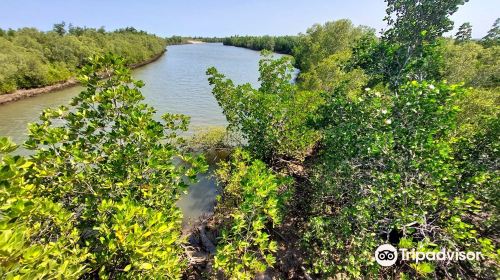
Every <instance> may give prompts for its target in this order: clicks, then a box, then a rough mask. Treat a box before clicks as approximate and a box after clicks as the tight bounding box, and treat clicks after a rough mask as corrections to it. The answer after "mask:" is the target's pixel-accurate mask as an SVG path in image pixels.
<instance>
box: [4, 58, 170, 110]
mask: <svg viewBox="0 0 500 280" xmlns="http://www.w3.org/2000/svg"><path fill="white" fill-rule="evenodd" d="M165 52H167V49H165V50H163V52H161V53H159V54H157V55H155V56H153V57H151V58H149V59H147V60H145V61H142V62H138V63H134V64H132V65H130V68H132V69H135V68H139V67H142V66H144V65H147V64H150V63H152V62H155V61H156V60H158V59H159V58H160V57H162V56H163V54H165ZM77 85H79V82H78V80H77V79H76V78H70V79H69V80H67V81H65V82H60V83H57V84H54V85H50V86H45V87H39V88H30V89H18V90H16V91H14V92H12V93H6V94H2V95H0V105H2V104H5V103H9V102H14V101H17V100H21V99H25V98H28V97H32V96H36V95H39V94H44V93H49V92H54V91H58V90H62V89H65V88H70V87H74V86H77Z"/></svg>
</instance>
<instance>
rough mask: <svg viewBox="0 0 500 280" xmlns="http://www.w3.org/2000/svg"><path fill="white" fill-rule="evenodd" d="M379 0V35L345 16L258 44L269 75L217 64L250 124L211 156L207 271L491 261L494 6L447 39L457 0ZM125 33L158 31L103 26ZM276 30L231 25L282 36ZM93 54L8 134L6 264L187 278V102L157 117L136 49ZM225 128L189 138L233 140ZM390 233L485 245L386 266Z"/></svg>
mask: <svg viewBox="0 0 500 280" xmlns="http://www.w3.org/2000/svg"><path fill="white" fill-rule="evenodd" d="M386 2H387V5H388V8H387V17H386V21H387V25H388V29H387V30H386V31H385V32H384V33H383V34H382V36H381V37H380V38H379V37H377V36H376V35H375V32H374V31H373V30H372V29H370V28H367V27H362V26H361V27H360V26H354V25H353V24H352V23H351V22H350V21H349V20H338V21H334V22H329V23H326V24H324V25H315V26H313V27H311V28H310V29H309V30H308V31H307V32H306V33H305V34H300V35H299V36H297V37H286V39H284V40H283V43H282V44H281V43H280V44H281V45H282V46H286V47H282V50H286V51H281V52H283V53H289V54H292V55H293V57H292V56H283V57H281V58H278V59H274V58H273V57H272V56H271V54H270V53H269V52H266V51H264V52H263V58H262V60H261V61H260V64H259V72H260V78H259V81H260V87H259V88H253V87H252V86H251V85H250V84H243V85H235V84H234V83H233V82H232V81H231V80H230V79H229V78H227V77H225V76H224V75H223V74H222V73H219V72H218V71H217V69H215V68H210V69H208V70H207V75H208V82H209V83H210V84H211V85H212V86H213V94H214V96H215V98H216V100H217V102H218V103H219V105H220V106H221V108H222V109H223V113H224V114H225V116H226V118H227V120H228V122H229V127H228V129H227V132H228V133H230V134H237V135H238V136H239V137H241V138H242V139H241V141H240V144H239V146H240V147H238V148H236V149H234V150H233V151H232V155H231V157H230V159H229V160H228V161H227V162H222V163H221V164H220V166H219V168H218V169H217V171H216V175H217V178H218V180H219V182H220V185H221V187H222V190H221V193H220V196H219V197H218V203H217V206H216V210H215V214H214V216H213V217H212V222H213V224H214V226H215V228H216V230H215V232H218V233H220V234H219V235H218V238H217V244H216V245H217V251H216V252H215V254H214V255H210V256H209V258H210V259H209V262H211V263H212V265H209V266H206V267H205V268H204V269H205V271H204V272H205V273H206V274H204V275H205V276H206V277H209V278H216V277H217V278H228V279H253V278H255V277H256V276H257V275H260V274H263V273H269V274H271V275H273V276H276V277H277V278H294V279H295V278H307V279H311V278H317V279H429V278H435V279H443V278H444V279H469V278H477V279H495V278H498V273H499V271H498V267H499V264H500V259H499V254H498V252H499V247H498V240H499V236H498V224H499V223H500V221H499V216H498V201H500V200H499V192H498V185H499V183H500V180H499V178H500V176H499V175H500V174H499V170H500V169H499V166H498V158H499V156H500V155H499V151H500V142H499V132H500V127H499V124H500V123H499V116H498V113H499V112H500V108H499V106H500V100H499V96H500V95H499V93H500V92H499V75H500V73H499V69H500V68H499V67H500V61H499V56H498V52H499V49H500V45H499V35H500V32H499V29H498V24H499V21H498V20H497V21H496V22H495V24H494V26H493V28H492V29H491V30H490V32H489V33H488V35H487V36H486V37H485V38H483V39H482V40H478V41H474V40H472V39H471V38H470V34H471V28H472V27H471V26H470V24H463V25H462V26H461V28H460V30H459V32H458V33H457V35H456V37H455V38H444V37H443V34H444V33H445V32H447V31H449V30H451V29H452V27H453V23H452V22H451V21H450V19H449V17H450V16H451V15H452V14H454V13H455V12H456V11H457V10H458V8H459V7H460V5H462V4H463V3H464V2H465V1H463V0H453V1H444V0H443V1H438V0H433V1H418V5H415V1H410V0H387V1H386ZM60 27H61V26H55V28H54V31H53V32H52V33H50V32H49V33H47V34H44V36H49V35H50V36H61V34H60V33H64V32H63V31H64V28H62V29H61V28H60ZM63 27H64V26H63ZM17 32H21V31H17ZM92 32H96V33H99V32H98V31H92ZM130 32H132V33H134V34H135V33H138V35H137V36H148V35H145V34H141V32H136V31H131V30H126V29H125V30H119V31H116V32H114V33H112V34H109V35H103V36H118V35H117V34H129V33H130ZM105 34H108V33H105ZM66 36H68V37H70V35H64V34H63V36H62V38H65V37H66ZM57 38H59V37H57ZM278 38H283V37H270V36H265V37H231V38H228V39H226V41H227V42H226V41H225V43H227V44H231V45H239V46H245V47H249V48H253V49H264V50H265V49H268V50H277V49H276V42H277V41H278ZM0 39H1V38H0ZM173 40H182V38H177V39H173ZM7 41H8V40H7ZM83 61H86V62H88V64H86V65H85V66H84V67H83V68H82V70H81V75H80V80H81V82H82V84H83V85H84V86H85V87H86V89H85V90H84V91H83V92H82V93H80V95H78V96H77V97H76V98H75V99H74V100H73V102H72V106H71V107H70V108H67V107H64V106H62V107H60V108H56V109H48V110H46V111H44V112H43V113H42V115H41V117H40V121H39V122H38V123H35V124H31V125H30V127H29V139H28V140H27V141H26V142H25V143H24V145H25V146H26V147H27V148H28V149H31V150H33V152H34V154H33V155H32V156H30V157H21V156H14V155H12V151H14V150H15V147H16V146H15V145H14V144H13V143H11V142H10V141H9V140H7V139H6V138H1V139H0V152H2V153H4V154H5V155H4V157H3V158H2V160H1V161H0V165H1V166H0V186H1V191H0V201H1V202H2V208H0V221H1V222H0V227H1V228H0V264H1V266H0V274H1V275H2V277H3V278H7V279H16V278H21V279H45V278H70V279H76V278H82V279H89V278H103V279H122V278H131V279H138V278H140V279H142V278H145V279H149V278H150V279H179V278H181V276H182V275H183V274H185V273H186V271H190V270H186V268H187V267H188V262H187V259H186V254H184V249H185V246H184V245H185V242H186V240H185V238H183V237H181V217H182V214H181V213H180V211H179V209H178V208H177V206H176V204H175V203H176V201H177V200H178V198H179V195H180V193H182V191H183V190H185V189H186V186H187V183H188V181H189V180H190V179H191V180H192V179H195V178H196V175H197V174H199V173H201V172H205V171H206V168H207V167H206V164H205V161H204V159H203V157H200V156H194V155H192V154H189V153H187V152H186V150H184V149H182V148H181V147H183V146H184V145H185V143H184V141H182V139H181V138H180V137H179V135H178V133H179V132H181V131H183V130H185V129H186V127H187V123H188V120H187V118H186V117H185V116H180V115H170V114H167V115H165V116H163V117H162V119H163V121H157V120H156V118H154V109H152V108H151V107H149V106H148V105H145V104H144V103H142V100H143V96H142V94H141V93H140V88H141V87H142V86H143V83H142V82H141V81H135V80H133V79H132V78H131V77H130V71H129V69H127V68H126V67H125V60H124V59H122V58H119V57H117V56H114V55H110V54H108V55H104V56H102V55H101V56H95V57H93V58H92V59H88V60H82V61H81V62H79V63H83ZM293 63H295V64H294V65H296V66H297V67H299V69H300V70H301V72H300V74H299V76H298V78H297V79H296V81H292V72H293V67H292V65H293ZM102 72H110V73H112V74H113V75H112V76H111V77H110V79H107V80H100V79H99V77H100V73H102ZM225 134H226V131H225V130H217V131H215V132H213V133H206V134H203V135H201V136H197V137H195V138H193V139H192V141H191V143H196V145H198V146H199V147H201V148H202V149H208V148H210V147H215V148H221V147H224V148H227V147H230V146H231V145H230V144H228V143H227V141H226V140H227V139H226V137H227V135H225ZM202 142H203V143H202ZM188 143H190V142H188ZM384 243H390V244H392V245H394V246H395V247H399V248H406V249H409V250H411V249H418V251H424V252H438V251H440V250H441V249H442V248H446V249H447V250H449V251H455V250H458V251H472V252H476V251H477V252H481V253H482V255H483V256H484V257H485V259H484V260H461V261H452V262H439V261H420V262H415V261H413V260H408V261H403V260H399V261H398V262H396V264H394V265H393V266H390V267H382V266H380V265H378V264H377V262H376V261H375V258H374V252H375V249H376V248H377V247H378V246H379V245H381V244H384ZM184 276H186V275H184Z"/></svg>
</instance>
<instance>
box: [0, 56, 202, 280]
mask: <svg viewBox="0 0 500 280" xmlns="http://www.w3.org/2000/svg"><path fill="white" fill-rule="evenodd" d="M90 61H91V62H92V64H90V65H87V66H85V67H84V68H83V70H82V75H81V77H80V80H81V82H82V84H83V85H84V86H86V89H85V90H84V91H82V92H81V93H80V94H79V95H78V96H77V97H75V98H74V99H73V101H72V107H71V109H70V108H67V107H64V106H61V107H59V108H57V109H47V110H45V111H44V112H43V113H42V115H41V117H40V122H38V123H34V124H31V125H30V126H29V136H28V140H27V141H26V143H25V146H26V147H27V148H28V149H31V150H33V151H34V155H33V156H31V158H30V160H29V164H28V165H27V167H26V168H27V169H26V171H25V172H24V171H23V173H21V174H19V179H18V180H19V181H18V182H19V183H20V184H16V182H15V181H12V179H10V178H7V179H8V181H6V182H4V181H2V182H4V183H3V185H4V186H7V187H8V188H16V191H12V192H11V191H9V189H8V188H7V191H5V190H3V191H2V198H1V199H2V200H3V201H8V202H9V201H13V200H12V199H10V198H9V196H12V195H17V196H19V197H20V198H19V199H20V200H21V199H22V201H21V202H22V203H25V204H27V202H29V205H31V204H32V202H38V201H40V205H38V204H37V203H35V204H34V205H35V206H30V207H34V208H33V209H34V210H30V208H28V207H27V206H23V205H22V204H20V203H21V202H20V203H15V204H14V205H13V206H12V207H10V206H9V205H6V207H4V208H2V210H1V211H2V214H1V215H0V216H1V218H2V223H1V224H2V228H3V229H4V231H3V233H2V234H5V236H6V237H9V236H15V237H16V238H17V239H19V238H21V237H23V232H28V233H29V234H27V235H25V236H24V238H25V239H24V240H23V239H19V240H20V241H19V243H15V242H13V241H12V240H10V241H9V242H7V243H6V244H2V246H10V247H8V249H9V250H10V251H5V252H7V253H6V254H5V255H7V256H8V258H10V261H6V262H3V261H2V270H1V271H2V274H3V275H4V276H9V275H12V276H16V275H19V276H23V275H24V274H25V277H26V278H29V279H31V278H30V277H31V276H33V277H39V278H57V277H62V276H58V273H65V275H66V276H67V277H69V278H76V277H78V276H81V277H84V278H87V277H96V276H99V277H100V278H103V279H108V278H132V279H136V278H150V279H158V278H180V276H181V274H182V271H183V268H184V266H185V264H186V263H185V260H184V257H183V250H182V248H181V247H180V245H181V244H182V242H183V239H182V238H180V236H181V223H182V214H181V212H180V210H179V209H178V207H177V206H176V204H175V203H176V201H177V200H178V198H179V196H180V195H181V194H182V193H183V192H184V191H185V190H186V188H187V181H186V180H188V179H195V177H196V175H197V173H198V171H204V170H206V168H207V167H206V165H205V163H204V160H203V158H200V157H192V156H190V155H189V154H185V153H182V152H180V151H179V150H178V149H177V142H178V140H179V139H178V136H177V133H178V131H179V130H185V129H186V127H187V124H188V119H187V118H186V117H185V116H182V115H171V114H165V115H164V116H162V118H163V120H164V122H159V121H156V120H154V119H153V117H154V113H155V111H154V109H153V108H151V107H149V106H148V105H146V104H144V103H142V100H143V99H144V97H143V96H142V94H141V92H140V90H139V89H140V88H141V87H142V86H143V83H142V82H141V81H134V80H133V79H132V78H131V76H130V70H129V69H128V68H126V67H125V61H124V59H122V58H119V57H116V56H113V55H106V56H103V57H101V56H97V57H94V58H93V59H91V60H90ZM102 72H107V73H110V74H112V76H111V77H110V78H109V79H106V80H101V79H100V77H99V73H102ZM12 161H13V160H12V159H10V158H9V157H7V158H6V159H4V160H3V162H4V164H5V162H7V163H9V164H10V165H7V167H6V168H5V169H7V168H12V167H9V166H14V167H15V166H17V165H21V167H23V166H25V165H24V163H23V162H22V161H21V162H20V163H16V164H17V165H14V162H12ZM17 161H19V160H17ZM11 162H12V163H11ZM9 174H10V173H7V175H9ZM18 188H21V190H17V189H18ZM25 201H27V202H25ZM31 201H32V202H31ZM9 203H10V202H9ZM14 206H15V207H14ZM38 208H40V209H41V210H38ZM17 209H20V210H23V211H28V212H29V215H28V214H26V215H27V217H29V218H26V219H24V218H23V216H22V215H21V214H22V212H20V211H19V210H17ZM14 210H16V211H14ZM42 210H43V211H42ZM36 211H41V212H40V214H38V213H37V212H36ZM30 215H35V216H30ZM32 228H34V229H35V230H34V231H33V232H34V233H31V232H29V231H30V230H31V229H32ZM37 232H39V234H37ZM37 244H40V249H37V250H38V251H30V250H34V249H26V247H29V248H37V246H38V245H37ZM24 251H27V252H28V253H24ZM2 252H4V251H2ZM44 252H45V253H44ZM14 253H15V254H14ZM21 253H22V254H23V255H22V256H23V258H27V257H30V258H29V259H28V260H26V263H23V262H20V263H19V266H21V267H22V269H20V268H18V267H17V266H16V265H15V263H16V262H17V258H19V256H20V254H21ZM35 253H36V254H35ZM29 254H31V255H29ZM41 254H45V255H41ZM34 256H43V257H44V258H47V259H49V258H50V260H51V261H50V262H49V261H48V260H46V259H44V258H42V257H38V258H35V257H34ZM38 266H39V267H38ZM49 266H50V267H49ZM44 267H46V268H47V269H43V272H44V273H45V274H41V273H42V272H39V271H38V269H40V268H44ZM40 270H41V269H40ZM37 273H38V274H37ZM82 274H83V275H82ZM38 275H42V276H38ZM9 277H10V276H9Z"/></svg>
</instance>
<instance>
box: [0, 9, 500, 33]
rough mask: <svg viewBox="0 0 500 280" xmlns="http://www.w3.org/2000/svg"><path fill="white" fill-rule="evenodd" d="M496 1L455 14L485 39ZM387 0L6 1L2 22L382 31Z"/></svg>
mask: <svg viewBox="0 0 500 280" xmlns="http://www.w3.org/2000/svg"><path fill="white" fill-rule="evenodd" d="M499 4H500V3H499V1H498V0H471V1H470V2H469V3H466V4H465V5H464V6H462V7H461V8H460V10H459V11H458V12H457V13H456V14H455V15H454V16H453V20H454V21H455V25H456V26H459V25H460V24H462V23H463V22H465V21H469V22H471V23H472V26H473V37H474V38H481V37H483V36H484V35H485V34H486V32H487V31H488V30H489V28H490V27H491V25H492V24H493V22H494V21H495V19H496V18H497V17H500V9H499V6H500V5H499ZM384 15H385V2H384V1H383V0H351V1H346V0H307V1H305V0H303V1H292V0H246V1H243V0H199V1H194V0H164V1H160V0H100V1H98V0H79V1H78V0H45V1H42V0H2V4H1V9H0V27H1V28H4V29H7V28H14V29H16V28H19V27H25V26H29V27H37V28H39V29H41V30H49V29H51V28H52V24H54V23H56V22H61V21H63V20H64V21H66V22H71V23H73V24H74V25H78V26H88V27H100V26H105V27H106V29H107V30H112V29H116V28H119V27H125V26H134V27H136V28H138V29H142V30H146V31H148V32H151V33H155V34H158V35H162V36H171V35H185V36H228V35H234V34H241V35H265V34H269V35H284V34H290V35H292V34H297V33H299V32H305V31H306V29H307V28H308V27H309V26H311V25H312V24H314V23H324V22H326V21H329V20H336V19H341V18H349V19H351V20H352V21H353V22H354V23H355V24H362V25H368V26H371V27H374V28H376V29H377V30H380V29H381V28H383V27H384V26H385V24H384V22H383V20H382V19H383V17H384Z"/></svg>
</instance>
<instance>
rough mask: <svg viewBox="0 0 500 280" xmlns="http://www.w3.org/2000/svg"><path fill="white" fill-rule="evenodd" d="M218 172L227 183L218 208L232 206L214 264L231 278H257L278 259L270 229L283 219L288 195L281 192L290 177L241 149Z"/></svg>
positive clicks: (276, 245) (275, 244) (276, 247)
mask: <svg viewBox="0 0 500 280" xmlns="http://www.w3.org/2000/svg"><path fill="white" fill-rule="evenodd" d="M217 175H218V178H219V180H220V181H221V183H222V184H223V185H224V186H225V187H224V192H223V194H222V197H221V198H219V204H220V206H218V208H219V209H221V208H228V209H230V210H229V213H227V212H224V214H226V215H228V216H230V219H229V221H228V222H227V226H226V227H224V228H223V230H222V234H221V238H220V240H219V242H218V246H217V254H216V255H215V263H214V267H215V268H216V269H220V270H222V271H223V272H224V274H225V275H226V276H228V277H229V279H254V277H255V275H256V273H259V272H264V271H265V270H266V268H267V267H272V266H273V265H274V264H275V262H276V258H275V256H274V253H276V251H277V250H278V244H277V242H276V241H273V240H271V237H270V234H269V231H268V230H267V228H268V227H274V226H276V225H278V224H280V222H281V212H282V210H281V208H282V205H283V203H284V199H285V198H286V195H284V194H282V193H281V194H280V191H281V192H282V191H283V187H284V186H285V185H286V184H287V183H288V180H287V179H286V178H282V177H278V176H276V175H274V173H273V172H272V171H271V170H270V169H268V168H267V167H266V165H265V164H264V163H263V162H261V161H259V160H252V159H251V157H250V155H249V154H248V153H247V152H244V151H242V150H239V149H238V150H236V151H235V152H234V154H233V155H232V159H231V161H230V162H226V163H223V164H222V166H221V167H220V168H219V169H218V170H217Z"/></svg>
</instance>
